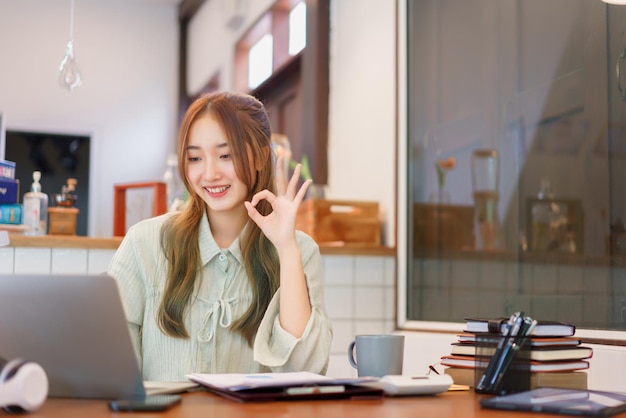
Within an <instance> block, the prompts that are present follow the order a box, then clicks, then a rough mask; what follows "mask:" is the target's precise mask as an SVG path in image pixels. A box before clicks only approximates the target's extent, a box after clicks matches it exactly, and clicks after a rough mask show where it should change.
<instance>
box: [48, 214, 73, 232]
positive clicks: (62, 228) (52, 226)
mask: <svg viewBox="0 0 626 418" xmlns="http://www.w3.org/2000/svg"><path fill="white" fill-rule="evenodd" d="M77 218H78V209H76V208H48V224H49V226H48V234H50V235H76V220H77Z"/></svg>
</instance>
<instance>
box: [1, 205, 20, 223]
mask: <svg viewBox="0 0 626 418" xmlns="http://www.w3.org/2000/svg"><path fill="white" fill-rule="evenodd" d="M0 223H2V224H11V225H20V224H21V223H22V205H21V204H19V203H3V204H0Z"/></svg>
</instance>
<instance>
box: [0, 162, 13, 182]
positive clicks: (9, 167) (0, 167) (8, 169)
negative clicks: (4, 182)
mask: <svg viewBox="0 0 626 418" xmlns="http://www.w3.org/2000/svg"><path fill="white" fill-rule="evenodd" d="M0 178H5V179H11V180H15V163H14V162H13V161H8V160H0Z"/></svg>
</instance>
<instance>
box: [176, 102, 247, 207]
mask: <svg viewBox="0 0 626 418" xmlns="http://www.w3.org/2000/svg"><path fill="white" fill-rule="evenodd" d="M185 152H186V158H187V168H186V174H187V178H188V179H189V183H190V184H191V185H192V187H193V190H194V191H195V192H196V193H197V194H198V196H200V197H201V198H202V200H204V202H205V203H206V205H207V212H208V214H209V219H210V218H211V215H212V214H217V213H222V214H227V213H228V212H232V213H234V214H240V215H242V216H246V214H245V213H246V212H245V207H244V205H243V202H244V201H245V200H246V197H247V196H248V187H247V186H246V184H245V183H243V182H242V181H241V180H240V179H239V177H237V174H236V173H235V165H234V163H233V159H232V156H231V151H230V147H229V143H228V140H227V138H226V134H225V133H224V131H223V130H222V128H221V127H220V125H219V124H218V123H217V121H216V120H215V118H214V117H213V116H212V115H210V114H208V115H205V116H202V117H200V118H199V119H197V120H196V121H195V122H193V124H192V125H191V128H190V130H189V141H188V143H187V149H186V150H185Z"/></svg>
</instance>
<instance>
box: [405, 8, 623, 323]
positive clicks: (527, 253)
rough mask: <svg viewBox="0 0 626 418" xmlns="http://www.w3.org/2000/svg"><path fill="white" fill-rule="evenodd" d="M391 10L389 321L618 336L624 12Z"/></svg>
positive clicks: (620, 295)
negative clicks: (396, 251)
mask: <svg viewBox="0 0 626 418" xmlns="http://www.w3.org/2000/svg"><path fill="white" fill-rule="evenodd" d="M402 7H405V8H406V13H405V15H406V16H405V17H406V22H403V24H405V25H406V57H405V59H406V107H407V113H406V135H405V136H406V140H407V142H406V144H402V147H401V148H405V149H406V152H405V154H406V161H403V164H405V171H401V175H406V184H404V183H403V182H400V184H401V186H400V188H401V190H400V193H401V194H404V196H406V201H404V203H403V206H404V207H403V208H402V209H403V210H404V211H405V215H406V218H405V227H404V228H400V229H399V230H400V231H406V233H405V234H404V236H402V235H403V233H402V232H401V233H400V237H399V241H401V240H405V242H404V244H405V245H404V246H401V250H402V251H404V252H405V254H402V256H403V257H406V262H405V263H402V262H400V263H399V266H400V268H401V269H402V268H404V267H406V271H401V272H400V277H401V278H402V281H403V283H402V286H404V288H403V289H402V291H401V295H400V297H401V299H402V300H401V304H400V305H401V312H400V316H401V319H400V322H401V325H402V326H405V327H416V328H421V327H424V326H426V327H428V326H432V324H433V323H434V324H436V325H435V328H438V329H446V327H447V325H446V324H453V323H456V324H459V323H462V322H464V319H465V318H467V317H496V316H507V317H508V316H509V315H510V314H511V313H512V312H514V311H519V310H522V311H524V312H525V313H527V314H528V315H531V316H533V317H536V318H540V319H550V320H562V321H567V322H571V323H574V324H576V326H577V327H579V328H586V329H609V330H623V329H626V232H625V231H624V221H625V220H626V135H625V132H624V129H625V127H626V36H625V35H624V32H625V30H626V6H615V5H607V4H606V3H603V2H601V1H600V0H410V1H407V2H406V3H405V4H404V5H403V6H402ZM401 26H402V24H401ZM403 266H404V267H403ZM403 275H404V277H403ZM457 328H458V327H457Z"/></svg>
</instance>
